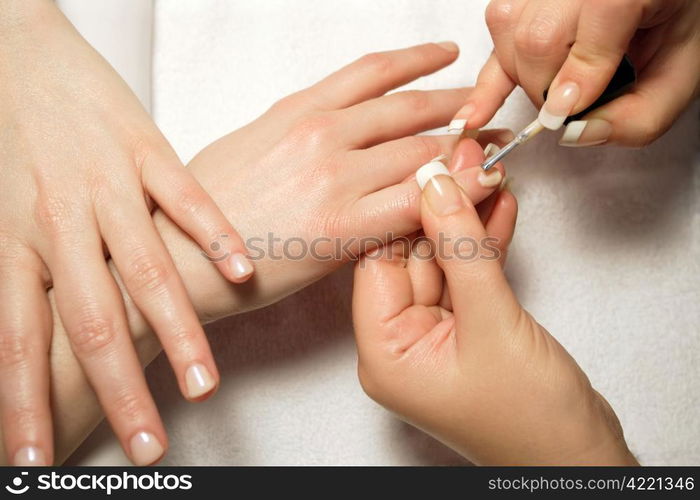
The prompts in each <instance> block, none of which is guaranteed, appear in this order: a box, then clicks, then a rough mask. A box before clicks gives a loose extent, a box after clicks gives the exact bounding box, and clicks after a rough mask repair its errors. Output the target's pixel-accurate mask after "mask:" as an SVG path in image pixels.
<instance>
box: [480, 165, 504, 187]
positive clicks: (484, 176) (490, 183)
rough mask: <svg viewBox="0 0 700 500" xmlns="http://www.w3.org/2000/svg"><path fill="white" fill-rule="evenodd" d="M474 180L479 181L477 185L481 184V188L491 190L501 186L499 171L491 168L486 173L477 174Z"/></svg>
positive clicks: (501, 177) (501, 175)
mask: <svg viewBox="0 0 700 500" xmlns="http://www.w3.org/2000/svg"><path fill="white" fill-rule="evenodd" d="M476 180H477V181H479V184H481V185H482V186H483V187H485V188H492V187H496V186H498V185H499V184H501V181H502V180H503V174H502V173H501V171H500V170H498V169H496V168H492V169H490V170H488V171H486V172H483V171H482V172H479V175H478V176H477V178H476Z"/></svg>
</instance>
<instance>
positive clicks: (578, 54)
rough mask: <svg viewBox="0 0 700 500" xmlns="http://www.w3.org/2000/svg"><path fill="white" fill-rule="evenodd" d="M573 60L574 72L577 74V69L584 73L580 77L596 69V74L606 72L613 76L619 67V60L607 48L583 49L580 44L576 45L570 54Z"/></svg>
mask: <svg viewBox="0 0 700 500" xmlns="http://www.w3.org/2000/svg"><path fill="white" fill-rule="evenodd" d="M569 57H570V58H571V61H572V63H573V64H572V65H570V67H572V70H573V71H574V72H575V71H576V70H577V69H578V70H579V71H582V74H581V75H579V76H582V77H584V76H585V74H584V72H586V71H588V70H589V69H591V68H592V69H595V71H596V73H599V72H604V73H610V74H611V75H612V74H613V73H614V72H615V69H617V65H618V59H617V56H616V54H615V53H614V52H613V51H610V50H606V49H605V48H603V47H601V46H598V47H596V48H593V47H591V46H588V47H585V48H584V47H582V46H581V45H580V44H578V43H575V44H574V45H573V46H572V47H571V52H570V53H569Z"/></svg>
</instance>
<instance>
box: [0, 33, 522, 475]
mask: <svg viewBox="0 0 700 500" xmlns="http://www.w3.org/2000/svg"><path fill="white" fill-rule="evenodd" d="M457 55H458V51H457V47H456V46H455V45H454V44H451V43H446V44H442V45H437V44H427V45H422V46H418V47H414V48H410V49H404V50H398V51H391V52H386V53H376V54H370V55H368V56H365V57H363V58H361V59H360V60H358V61H356V62H355V63H352V64H350V65H349V66H347V67H346V68H344V69H342V70H341V71H339V72H337V73H334V74H332V75H330V76H329V77H328V78H326V79H324V80H323V81H321V82H319V83H318V84H316V85H314V86H313V87H311V88H309V89H306V90H303V91H301V92H298V93H296V94H293V95H291V96H289V97H286V98H284V99H282V100H281V101H279V102H277V103H276V104H275V105H273V106H272V108H271V109H270V110H269V111H267V112H266V113H265V114H263V115H262V116H261V117H260V118H259V119H257V120H256V121H254V122H252V123H251V124H249V125H247V126H246V127H244V128H242V129H240V130H238V131H236V132H234V133H232V134H230V135H228V136H226V137H224V138H222V139H220V140H219V141H217V142H215V143H213V144H212V145H210V146H209V147H207V148H206V149H204V150H203V151H202V152H201V153H200V154H199V155H198V156H197V157H196V158H195V159H194V160H193V161H192V162H191V163H190V165H189V168H188V170H189V172H190V173H191V174H192V175H193V176H194V177H195V178H196V179H197V181H198V182H199V183H200V184H201V185H202V186H203V188H204V189H205V190H206V191H207V193H208V195H209V196H211V198H212V199H213V200H214V201H215V202H216V203H217V204H218V206H219V207H220V208H221V210H222V211H223V213H224V214H225V215H226V217H228V218H230V219H231V220H236V221H237V222H236V226H237V228H238V230H239V231H240V234H241V236H242V237H243V238H250V237H256V236H261V237H265V236H266V235H267V233H268V232H272V233H274V234H275V236H276V237H279V238H283V239H284V238H289V237H301V238H304V239H305V240H307V241H311V240H312V239H314V238H317V237H326V238H335V237H338V238H341V239H345V238H350V237H369V236H374V237H377V238H378V239H379V240H380V241H382V239H383V238H385V237H386V234H387V233H388V232H393V234H394V235H397V236H398V235H402V234H409V233H411V232H413V231H415V230H417V229H418V227H419V224H420V221H419V208H418V202H419V200H420V190H419V188H418V186H417V184H416V182H415V181H414V180H413V178H412V177H413V174H414V172H415V168H416V165H421V164H423V163H426V162H427V161H429V160H430V159H431V158H433V157H435V156H438V155H439V154H441V153H451V152H452V151H453V148H454V146H455V143H456V141H457V138H455V137H453V136H431V137H425V136H424V137H416V136H415V135H414V134H416V133H418V132H421V131H424V130H427V129H431V128H435V127H439V126H444V125H445V124H446V123H447V122H448V121H449V119H450V117H451V116H453V115H454V113H455V112H456V111H457V109H459V106H460V105H461V104H462V103H463V102H464V99H465V98H466V96H467V95H468V93H469V92H470V90H468V89H453V90H435V91H430V92H423V91H413V92H400V93H398V94H392V95H389V96H384V94H385V93H386V92H388V91H390V90H392V89H394V88H396V87H398V86H401V85H404V84H406V83H409V82H411V81H412V80H414V79H416V78H418V77H420V76H422V75H425V74H429V73H432V72H434V71H437V70H438V69H440V68H442V67H444V66H446V65H448V64H450V63H451V62H453V61H454V60H455V59H456V57H457ZM382 96H384V97H382ZM367 116H371V117H372V120H367V119H364V118H366V117H367ZM503 134H504V133H503V131H501V132H495V133H491V134H484V137H483V140H484V141H488V142H499V137H502V136H503ZM506 135H509V134H507V133H506ZM454 158H455V161H456V162H461V163H460V164H461V165H462V168H461V170H460V173H459V174H457V175H456V178H457V179H458V182H460V183H461V184H462V185H463V186H464V188H465V190H467V191H468V192H469V193H470V196H471V197H472V199H474V200H477V201H479V200H483V199H485V198H487V197H488V196H489V194H491V193H492V192H493V190H494V187H493V183H489V185H490V186H491V187H484V186H483V185H481V184H480V181H479V174H480V172H481V169H480V168H479V167H477V166H475V165H478V164H479V162H480V161H481V160H482V159H483V153H482V149H481V146H480V145H479V144H477V143H476V142H474V141H472V140H464V141H462V143H460V146H459V148H458V149H457V150H456V151H455V152H454ZM501 174H502V167H500V166H499V167H498V169H497V171H496V172H494V173H492V174H491V175H492V176H493V175H496V176H498V177H500V176H501ZM496 184H497V182H496ZM253 207H254V208H253ZM153 221H154V224H155V227H156V228H157V230H158V233H159V234H160V237H161V238H162V240H163V242H164V244H165V246H166V248H167V249H168V251H169V253H170V255H172V257H173V261H174V263H175V266H176V269H177V272H178V274H179V275H180V276H181V277H182V280H183V283H184V286H185V287H186V289H187V293H188V295H189V297H190V300H191V301H192V303H193V305H194V307H195V309H196V311H197V314H198V315H199V318H200V320H201V321H202V322H204V323H206V322H208V321H212V320H214V319H217V318H221V317H223V316H227V315H231V314H237V313H241V312H244V311H247V310H251V309H255V308H259V307H263V306H265V305H268V304H270V303H272V302H275V301H277V300H279V299H280V298H282V297H284V296H286V295H288V294H291V293H293V292H294V291H296V290H298V289H300V288H303V287H304V286H306V285H308V284H309V283H311V282H313V281H315V280H317V279H319V278H321V277H322V276H324V275H326V274H328V273H329V272H332V271H333V270H334V269H336V268H337V267H338V266H340V265H341V264H342V263H343V260H325V261H321V260H317V259H314V258H312V257H310V256H309V257H307V258H305V259H302V260H291V259H283V260H271V259H267V258H265V259H262V260H259V261H256V263H255V266H256V272H255V275H254V277H253V278H252V279H251V280H249V281H248V282H247V283H245V284H242V285H232V284H231V283H230V282H229V281H227V280H226V279H225V278H224V277H222V276H221V274H220V273H219V272H218V270H217V268H216V267H215V266H214V265H212V263H211V262H210V261H209V260H207V259H206V258H204V257H203V256H202V255H201V250H200V249H199V248H198V246H197V245H196V244H195V243H194V242H193V241H192V239H191V238H190V237H189V236H188V235H186V234H185V233H184V232H183V231H182V229H181V228H179V227H178V226H177V225H176V224H174V223H173V222H172V220H171V219H170V218H169V217H168V216H167V215H166V214H165V213H164V212H163V211H162V210H157V211H156V212H155V214H154V216H153ZM318 250H319V252H322V251H323V249H322V248H319V249H318ZM354 250H355V251H358V252H359V250H360V249H359V248H355V249H354ZM345 260H347V259H345ZM109 268H110V272H111V273H112V275H113V276H114V279H115V281H116V283H117V284H118V286H119V288H120V290H121V292H122V295H123V297H124V302H125V310H126V317H127V318H128V326H129V330H130V331H131V334H132V338H133V339H134V343H135V347H136V351H137V352H138V354H139V357H140V360H141V362H142V364H147V363H148V362H149V361H150V360H152V359H153V358H154V357H155V356H156V355H157V354H158V352H159V351H160V349H161V346H160V345H159V342H158V340H157V338H156V337H154V336H153V334H152V329H151V328H150V326H149V324H148V322H147V321H146V318H145V317H144V316H143V315H142V314H141V313H140V312H139V309H138V308H137V307H136V304H135V303H134V301H133V300H131V299H130V298H129V294H128V293H127V290H126V287H125V286H124V284H123V281H122V279H121V278H120V273H119V272H118V270H117V268H116V266H115V265H114V264H113V263H112V262H110V263H109ZM49 298H50V304H51V316H52V320H53V335H52V338H51V351H50V367H51V368H50V369H51V381H52V385H51V398H52V403H53V404H52V418H53V424H54V430H55V446H56V447H55V450H56V452H55V459H54V462H56V463H60V462H61V461H62V460H64V459H65V458H66V457H67V456H68V455H69V454H70V453H71V452H72V451H73V450H74V449H75V447H76V446H77V445H78V444H79V443H80V442H81V441H82V440H83V439H84V438H85V437H86V435H87V434H88V433H89V432H90V431H91V430H92V429H93V428H94V426H95V425H96V424H97V423H98V422H99V421H100V419H101V418H102V414H103V413H102V411H103V410H104V412H105V413H106V414H107V415H108V416H110V415H111V416H112V418H110V422H111V423H112V425H113V426H116V424H115V423H117V422H126V425H128V426H129V428H130V429H136V430H139V431H141V432H148V433H150V434H152V435H153V436H154V438H155V439H156V440H157V442H158V445H159V448H156V447H153V446H151V447H150V448H149V451H151V452H153V451H154V450H156V451H157V450H160V452H158V453H156V454H155V455H152V456H149V457H148V458H149V460H145V459H143V458H144V455H141V456H140V457H139V458H140V459H141V460H139V462H141V463H144V462H147V463H152V462H155V461H157V460H158V459H159V458H160V457H161V456H162V455H163V454H164V453H165V451H166V450H167V436H166V432H165V430H164V429H163V428H162V425H160V420H159V419H157V418H154V417H153V414H152V413H151V412H150V411H149V409H148V408H144V406H143V400H142V399H140V398H134V397H130V396H128V394H130V393H128V392H127V393H124V394H126V396H124V397H121V398H116V399H111V400H107V399H98V398H96V397H95V393H94V392H93V390H92V389H91V386H90V383H89V381H88V379H87V378H86V377H85V375H84V373H83V371H82V370H81V367H80V364H79V362H78V360H77V359H76V356H75V355H74V352H73V350H72V349H71V346H70V342H69V339H68V335H67V334H66V331H65V328H64V326H63V323H62V321H61V317H60V315H59V313H58V310H57V304H56V301H55V297H54V291H53V290H52V291H51V292H50V293H49ZM108 359H109V358H107V360H108ZM138 375H139V376H141V374H140V369H139V373H138ZM124 378H125V380H124V383H125V384H129V383H130V378H129V377H128V376H126V377H124ZM18 393H19V394H20V395H21V394H22V392H21V391H18ZM101 407H102V409H101ZM19 417H20V418H19V419H18V420H14V421H9V422H5V423H3V425H2V430H3V435H4V437H5V443H6V444H5V446H7V443H8V440H7V438H8V436H9V435H10V434H13V433H14V432H16V429H19V428H22V427H23V422H22V420H21V415H20V416H19ZM47 418H48V417H47ZM8 429H10V430H11V431H12V432H8ZM117 437H118V438H119V439H120V441H121V443H122V446H123V447H124V449H125V451H126V453H127V456H130V457H132V459H133V458H134V457H133V453H132V451H133V450H131V449H130V442H129V440H128V436H126V435H125V434H124V433H120V432H117ZM41 439H48V438H45V437H42V436H38V435H37V436H36V442H37V443H38V444H39V445H40V446H42V447H44V446H45V447H47V448H48V447H49V446H50V443H48V442H42V441H41ZM10 444H11V445H14V443H12V442H10ZM151 444H153V443H151ZM14 446H17V445H14ZM7 451H8V453H7V454H5V453H3V454H2V455H3V456H7V455H11V454H12V451H14V450H7ZM6 460H7V459H6Z"/></svg>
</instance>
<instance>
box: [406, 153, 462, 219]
mask: <svg viewBox="0 0 700 500" xmlns="http://www.w3.org/2000/svg"><path fill="white" fill-rule="evenodd" d="M439 165H441V166H442V168H440V166H439ZM419 178H420V179H421V181H419V185H420V186H421V189H422V190H423V196H425V199H426V201H427V203H428V205H429V206H430V208H431V209H432V211H433V212H434V213H435V215H438V216H445V215H450V214H453V213H455V212H457V211H459V210H461V209H462V208H464V206H465V203H464V198H463V196H464V195H463V194H462V191H461V189H460V188H459V187H458V186H457V184H456V183H455V181H454V179H452V177H451V176H450V173H449V171H448V170H447V168H446V167H445V165H443V164H442V163H440V162H431V163H427V164H426V165H423V166H422V167H421V168H420V169H418V172H416V179H419Z"/></svg>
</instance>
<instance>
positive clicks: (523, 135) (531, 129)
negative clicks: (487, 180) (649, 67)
mask: <svg viewBox="0 0 700 500" xmlns="http://www.w3.org/2000/svg"><path fill="white" fill-rule="evenodd" d="M636 80H637V76H636V71H635V69H634V66H633V65H632V61H630V59H629V57H627V56H625V57H623V58H622V62H620V65H619V66H618V67H617V71H615V75H613V77H612V80H610V83H609V84H608V86H607V88H606V89H605V90H604V91H603V93H602V94H601V96H600V97H599V98H598V99H597V100H596V101H595V102H594V103H593V104H591V105H590V106H589V107H587V108H586V109H584V110H583V111H581V112H580V113H577V114H575V115H572V116H569V117H568V118H567V119H566V120H565V121H564V124H565V125H567V124H569V123H570V122H572V121H575V120H579V119H581V118H582V117H583V116H585V115H586V114H587V113H589V112H591V111H593V110H594V109H597V108H599V107H601V106H603V105H604V104H607V103H609V102H610V101H612V100H614V99H617V98H618V97H620V96H621V95H622V94H624V93H625V91H627V90H628V89H629V88H630V87H631V86H632V85H634V83H635V82H636ZM544 99H545V101H546V100H547V91H546V90H545V92H544ZM544 128H545V126H544V125H543V124H542V123H541V122H540V120H539V119H536V120H535V121H533V122H532V123H530V124H529V125H528V126H527V127H525V128H524V129H523V130H521V131H520V132H519V133H518V134H516V136H515V139H513V140H512V141H510V142H509V143H508V144H506V145H505V146H504V147H503V148H502V149H501V150H500V151H498V152H496V153H494V154H493V155H491V156H490V157H489V158H487V159H486V160H485V161H484V162H483V163H482V164H481V168H482V169H484V170H488V169H490V168H491V167H493V166H494V165H495V164H496V163H498V162H499V161H501V160H502V159H503V158H505V157H506V156H507V155H508V154H510V153H511V152H512V151H513V150H514V149H516V148H517V147H518V146H520V145H521V144H525V143H526V142H528V141H529V140H530V139H532V138H533V137H535V136H536V135H537V134H539V133H540V132H542V130H544Z"/></svg>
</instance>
